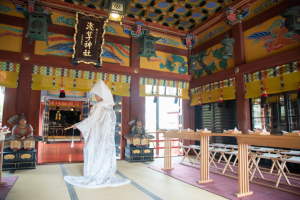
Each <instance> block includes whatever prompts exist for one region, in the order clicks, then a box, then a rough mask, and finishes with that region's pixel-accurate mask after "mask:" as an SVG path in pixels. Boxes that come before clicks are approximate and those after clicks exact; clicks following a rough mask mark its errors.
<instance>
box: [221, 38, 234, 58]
mask: <svg viewBox="0 0 300 200" xmlns="http://www.w3.org/2000/svg"><path fill="white" fill-rule="evenodd" d="M234 42H235V39H233V38H229V35H226V38H225V39H223V40H222V41H221V42H220V43H221V44H222V45H223V46H224V50H223V56H222V58H223V59H226V60H228V59H230V58H233V55H232V52H233V46H232V44H233V43H234Z"/></svg>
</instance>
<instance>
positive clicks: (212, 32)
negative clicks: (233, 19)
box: [194, 21, 231, 48]
mask: <svg viewBox="0 0 300 200" xmlns="http://www.w3.org/2000/svg"><path fill="white" fill-rule="evenodd" d="M230 29H231V26H227V25H226V22H225V21H223V22H220V23H219V24H217V25H215V26H213V27H212V28H211V29H209V30H207V31H205V32H204V33H202V34H200V35H199V36H198V37H197V42H196V44H195V46H194V48H195V47H197V46H199V45H200V44H203V43H205V42H207V41H208V40H210V39H212V38H214V37H216V36H218V35H220V34H221V33H223V32H225V31H228V30H230Z"/></svg>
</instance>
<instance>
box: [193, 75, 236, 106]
mask: <svg viewBox="0 0 300 200" xmlns="http://www.w3.org/2000/svg"><path fill="white" fill-rule="evenodd" d="M220 87H221V88H220ZM221 90H222V91H221ZM221 92H222V97H223V100H231V99H235V78H230V79H226V80H223V81H220V82H215V83H211V84H207V85H203V86H200V87H196V88H192V89H191V94H192V100H191V104H190V106H195V105H198V103H199V95H200V93H201V103H202V104H204V103H210V102H217V101H219V98H220V94H221Z"/></svg>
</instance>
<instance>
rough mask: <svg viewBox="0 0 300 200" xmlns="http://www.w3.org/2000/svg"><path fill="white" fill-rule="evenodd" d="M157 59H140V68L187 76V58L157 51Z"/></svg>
mask: <svg viewBox="0 0 300 200" xmlns="http://www.w3.org/2000/svg"><path fill="white" fill-rule="evenodd" d="M156 55H157V58H154V57H151V58H150V61H148V60H147V58H143V57H140V67H141V68H144V69H151V70H158V71H164V72H172V73H178V74H187V73H188V66H187V57H186V56H179V55H175V54H169V53H165V52H160V51H156Z"/></svg>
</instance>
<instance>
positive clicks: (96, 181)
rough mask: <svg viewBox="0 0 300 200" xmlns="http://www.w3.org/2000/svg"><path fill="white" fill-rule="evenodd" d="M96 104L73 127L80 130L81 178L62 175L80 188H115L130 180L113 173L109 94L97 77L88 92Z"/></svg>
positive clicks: (113, 153)
mask: <svg viewBox="0 0 300 200" xmlns="http://www.w3.org/2000/svg"><path fill="white" fill-rule="evenodd" d="M90 92H91V93H92V94H93V95H95V97H96V99H97V101H98V102H97V103H96V104H95V105H94V106H93V107H92V108H91V111H90V114H89V117H88V118H87V119H85V120H83V121H81V122H79V123H77V124H75V125H74V126H73V128H75V129H76V128H77V129H79V130H80V131H81V132H82V135H83V137H84V139H85V146H84V167H83V175H84V176H81V177H75V176H65V177H64V179H65V181H66V182H67V183H70V184H71V185H74V186H77V187H83V188H103V187H116V186H121V185H124V184H127V183H130V180H129V179H121V178H119V177H117V176H116V175H115V174H114V173H115V172H116V170H117V167H116V149H115V124H116V114H115V111H114V110H113V105H114V101H113V96H112V94H111V91H110V89H109V88H108V87H107V86H106V85H105V83H103V81H102V80H101V79H100V80H99V81H98V82H97V83H96V84H95V86H94V87H93V88H92V90H91V91H90Z"/></svg>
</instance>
